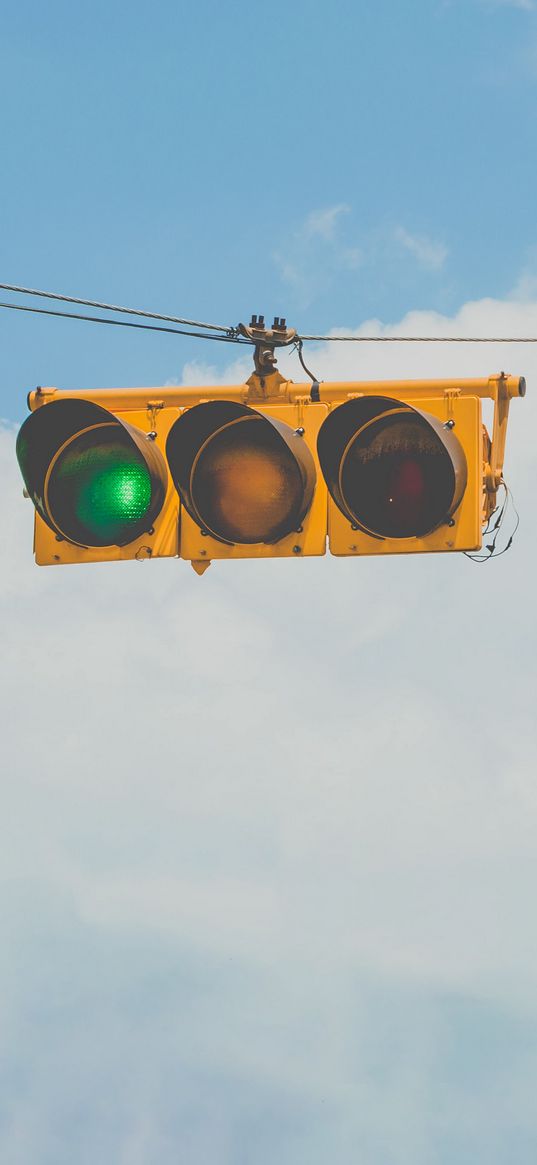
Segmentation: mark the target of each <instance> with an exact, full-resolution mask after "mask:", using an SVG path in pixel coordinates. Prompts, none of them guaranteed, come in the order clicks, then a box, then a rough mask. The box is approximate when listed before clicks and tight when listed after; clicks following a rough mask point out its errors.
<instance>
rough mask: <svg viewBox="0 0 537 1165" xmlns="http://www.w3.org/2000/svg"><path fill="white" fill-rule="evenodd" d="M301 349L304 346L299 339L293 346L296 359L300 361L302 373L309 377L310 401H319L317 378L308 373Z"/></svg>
mask: <svg viewBox="0 0 537 1165" xmlns="http://www.w3.org/2000/svg"><path fill="white" fill-rule="evenodd" d="M303 347H304V345H303V343H302V340H301V339H300V338H299V339H298V340H297V342H296V344H295V349H296V351H297V352H298V359H299V360H300V363H301V365H302V367H303V369H304V372H305V373H306V376H309V378H310V380H311V382H312V383H311V393H310V396H311V399H312V401H319V400H320V399H321V398H320V395H319V381H318V380H317V377H316V376H314V375H313V372H310V370H309V368H308V367H307V366H306V364H305V363H304V358H303V356H302V349H303Z"/></svg>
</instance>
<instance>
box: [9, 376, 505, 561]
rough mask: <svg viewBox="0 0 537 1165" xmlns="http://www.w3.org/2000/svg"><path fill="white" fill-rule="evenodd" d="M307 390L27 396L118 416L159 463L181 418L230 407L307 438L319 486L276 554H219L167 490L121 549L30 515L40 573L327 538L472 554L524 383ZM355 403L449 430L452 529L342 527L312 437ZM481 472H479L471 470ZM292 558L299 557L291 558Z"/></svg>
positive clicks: (301, 549) (305, 550)
mask: <svg viewBox="0 0 537 1165" xmlns="http://www.w3.org/2000/svg"><path fill="white" fill-rule="evenodd" d="M310 388H311V386H310V385H309V384H294V383H293V381H290V380H284V378H283V377H282V376H281V375H280V373H279V372H278V371H274V372H272V373H271V374H270V375H266V376H260V375H259V374H257V373H254V374H253V375H252V376H251V377H250V379H249V380H248V382H247V383H246V384H241V385H215V386H210V387H181V386H175V385H170V386H168V385H166V386H164V387H158V388H118V389H94V390H90V391H85V390H77V391H72V392H69V391H67V392H59V391H58V390H57V389H56V388H39V389H36V390H35V392H31V393H30V394H29V397H28V405H29V408H30V410H31V411H34V410H35V409H39V408H44V407H46V405H47V404H48V403H49V402H51V401H53V400H66V399H79V400H87V401H91V402H93V403H95V404H99V405H101V406H102V407H104V408H106V409H108V410H109V411H110V412H111V413H112V414H113V415H114V416H117V417H120V418H121V419H123V420H125V421H128V422H129V423H130V424H133V425H136V426H137V427H138V428H140V429H141V430H142V431H143V432H147V433H149V432H151V433H154V434H155V438H154V439H155V441H156V443H157V445H158V446H159V448H160V449H161V451H162V452H163V454H164V456H165V455H166V448H165V447H166V438H167V435H168V432H169V430H170V428H171V426H172V425H173V423H174V422H175V420H176V419H177V418H178V417H179V416H180V415H181V413H182V412H183V411H184V410H185V409H188V408H191V407H192V406H193V405H196V404H201V403H202V402H205V401H214V400H232V401H239V402H241V403H243V404H248V405H251V406H252V407H253V408H256V409H258V410H259V411H260V412H261V413H263V414H264V415H266V416H268V417H270V416H272V417H274V418H276V419H278V420H282V421H284V422H285V423H286V424H288V425H290V426H292V427H293V428H303V429H304V440H305V441H307V443H308V447H309V449H310V450H311V452H312V454H313V456H314V459H315V463H316V469H317V486H316V489H315V494H314V498H313V502H312V505H311V508H310V510H309V512H308V514H307V515H306V518H305V519H304V522H303V529H302V531H301V532H300V533H297V534H291V535H289V536H288V537H286V538H283V539H281V541H280V542H278V543H277V544H275V545H273V546H268V545H267V546H265V545H256V546H232V547H230V546H225V545H224V544H222V543H220V542H217V541H216V539H214V538H211V537H202V536H201V534H200V530H199V527H198V526H197V525H196V523H195V522H194V521H193V520H192V519H191V518H190V517H189V515H188V514H186V513H185V512H184V511H182V507H181V505H180V501H179V498H178V496H177V493H176V490H175V488H174V486H173V483H172V481H171V478H170V481H169V485H168V490H167V493H166V499H165V502H164V506H163V509H162V511H161V513H160V514H159V516H158V517H157V519H156V520H155V523H154V532H153V534H148V535H144V536H142V537H141V538H138V539H136V541H135V542H133V543H131V544H130V545H129V546H125V547H111V548H104V549H103V548H95V549H91V548H88V549H86V548H84V547H77V546H74V545H73V544H71V543H69V542H67V541H63V540H61V539H58V538H57V537H56V536H55V534H54V533H53V531H51V530H50V529H49V527H48V526H47V525H46V524H45V522H43V520H42V519H41V518H40V516H39V514H38V513H37V512H36V517H35V539H34V549H35V555H36V561H37V562H38V563H39V564H40V565H52V564H59V563H74V562H102V561H105V560H106V561H113V560H126V559H127V560H128V559H144V558H151V557H162V556H168V557H170V556H179V557H181V558H184V559H188V560H190V561H191V562H192V565H193V566H194V568H195V569H196V570H197V571H198V572H199V573H202V572H203V571H204V570H205V569H206V567H207V566H208V565H209V563H210V562H211V560H212V559H213V558H215V559H217V558H218V559H223V558H226V559H227V558H233V559H237V558H274V557H282V556H289V555H293V556H296V557H297V558H300V557H301V556H303V555H311V554H324V553H325V551H326V537H327V535H328V538H329V543H330V551H331V553H332V554H336V555H360V554H386V553H399V554H401V553H403V554H408V553H410V552H416V553H418V552H420V551H421V552H423V551H446V550H467V549H477V548H479V546H480V545H481V528H482V524H483V521H485V520H486V519H487V518H488V516H489V515H490V513H491V512H492V510H493V508H494V505H495V503H496V493H497V490H498V487H499V485H500V482H501V480H502V472H503V460H504V455H505V440H506V432H507V422H508V414H509V405H510V402H511V400H512V398H513V397H516V396H522V395H523V394H524V389H525V384H524V381H523V379H522V378H520V377H517V376H506V375H505V374H504V373H500V374H499V375H495V376H490V377H486V378H481V379H461V380H454V379H449V380H447V379H442V380H431V379H428V380H407V381H401V380H400V381H366V382H358V381H356V382H350V383H349V382H341V381H337V382H328V383H323V384H321V386H320V396H321V400H320V402H316V401H315V402H312V401H311V396H310ZM359 396H383V397H393V399H394V400H398V401H404V402H407V403H408V404H410V405H413V406H415V407H416V408H420V409H423V410H424V411H426V412H430V413H432V414H434V416H437V417H439V418H441V419H444V418H445V419H446V420H454V421H455V425H456V430H455V431H456V435H457V437H458V439H459V441H460V442H461V444H462V446H463V448H464V451H465V453H466V458H467V461H468V469H469V479H468V485H467V489H466V491H465V495H464V498H463V501H462V502H461V505H460V507H459V509H458V510H457V511H456V513H455V514H454V516H453V517H454V525H453V526H452V527H448V526H446V527H441V528H440V529H438V530H435V531H434V532H433V534H430V535H429V536H428V537H427V538H423V539H382V540H380V539H377V538H372V537H370V536H369V535H367V534H362V533H361V532H359V531H356V530H352V527H350V525H349V522H348V520H347V519H346V518H345V517H344V515H343V514H342V513H341V512H340V511H339V510H338V508H337V507H336V506H335V504H334V503H333V502H332V500H331V499H330V498H329V497H328V494H327V489H326V485H325V482H324V479H323V477H322V474H321V471H320V467H319V462H318V457H317V433H318V431H319V428H320V426H321V424H322V422H323V420H324V419H325V417H326V416H327V414H328V411H329V410H331V409H334V408H337V406H338V405H340V404H343V403H344V402H345V401H348V400H351V399H353V398H354V397H359ZM482 400H492V401H493V404H494V419H493V428H492V436H490V435H489V434H488V432H487V431H486V429H485V428H484V427H483V425H482V420H481V402H482ZM478 465H481V472H480V473H476V472H475V467H476V466H478ZM295 548H298V549H295Z"/></svg>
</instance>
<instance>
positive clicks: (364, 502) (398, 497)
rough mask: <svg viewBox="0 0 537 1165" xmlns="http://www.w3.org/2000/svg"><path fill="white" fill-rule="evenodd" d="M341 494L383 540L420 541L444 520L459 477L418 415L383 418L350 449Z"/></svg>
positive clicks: (359, 520) (399, 414)
mask: <svg viewBox="0 0 537 1165" xmlns="http://www.w3.org/2000/svg"><path fill="white" fill-rule="evenodd" d="M340 482H341V492H342V494H343V496H344V499H345V502H346V504H347V505H348V507H349V510H350V511H351V512H352V513H353V514H355V515H356V518H357V521H358V522H359V523H360V524H363V525H364V526H365V527H366V528H367V529H368V530H370V531H371V532H373V533H375V534H379V535H381V536H382V537H384V538H420V537H424V536H425V535H426V534H430V533H431V531H432V530H434V529H436V527H437V526H439V525H440V524H441V522H442V521H445V520H446V518H447V516H448V515H449V513H450V511H451V507H452V501H453V495H454V490H455V475H454V470H453V465H452V462H451V459H450V457H449V455H448V453H447V451H446V449H445V448H444V446H443V445H442V443H441V441H440V440H439V438H438V437H437V435H436V433H435V432H434V430H433V429H432V428H431V426H430V425H428V424H427V422H426V420H425V419H424V418H423V417H421V416H420V415H419V414H416V413H414V414H412V413H395V414H392V415H389V414H388V415H384V416H381V417H379V418H378V420H375V421H373V422H371V423H370V424H368V425H365V426H364V428H363V429H362V430H361V431H360V432H358V434H357V435H356V437H355V438H354V439H353V440H352V442H351V443H350V444H349V446H348V447H347V451H346V454H345V456H344V459H343V462H342V466H341V475H340Z"/></svg>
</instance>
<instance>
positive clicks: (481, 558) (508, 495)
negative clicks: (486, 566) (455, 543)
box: [464, 477, 520, 562]
mask: <svg viewBox="0 0 537 1165" xmlns="http://www.w3.org/2000/svg"><path fill="white" fill-rule="evenodd" d="M500 485H501V486H502V487H503V490H504V500H503V502H502V504H501V506H500V507H498V506H496V509H494V510H493V512H492V514H491V515H490V518H489V520H488V522H487V525H486V526H485V529H484V531H483V537H486V535H487V534H489V533H491V531H494V533H493V535H492V540H491V541H490V542H488V543H486V544H485V553H478V554H471V553H469V552H468V551H467V550H465V551H464V554H465V556H466V558H469V559H470V561H471V562H490V560H491V558H492V557H493V556H494V557H495V558H501V556H502V554H506V553H507V551H508V550H510V549H511V546H512V544H513V539H514V537H515V534H516V532H517V530H518V527H519V525H520V515H519V513H518V510H517V508H516V505H515V501H514V498H513V494H512V492H511V490H510V489H509V486H508V485H507V482H506V481H505V479H504V478H503V477H502V480H501V482H500ZM509 507H510V508H511V509H512V511H513V514H514V518H515V523H514V526H513V529H512V530H511V533H510V535H509V538H508V540H507V543H506V545H505V546H503V547H502V549H501V550H498V551H496V544H497V541H498V537H499V534H500V531H501V530H502V527H503V525H504V521H505V517H506V514H507V512H508V509H509ZM496 513H497V515H498V516H497V518H496V521H495V522H494V524H493V525H491V523H492V519H493V517H494V514H496Z"/></svg>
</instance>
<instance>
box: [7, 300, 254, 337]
mask: <svg viewBox="0 0 537 1165" xmlns="http://www.w3.org/2000/svg"><path fill="white" fill-rule="evenodd" d="M0 307H4V308H7V309H8V311H29V312H32V313H33V314H34V315H42V316H62V317H63V318H64V319H68V320H84V321H85V322H86V323H90V324H112V325H113V326H115V327H116V328H138V329H139V330H141V331H143V332H171V333H172V334H173V335H175V336H194V338H195V339H197V340H219V341H220V342H221V343H223V344H247V345H248V346H251V344H252V341H251V340H246V339H244V340H243V339H239V337H237V336H212V335H209V336H207V335H205V333H204V332H191V331H188V329H186V328H166V327H164V326H163V325H161V324H135V323H134V322H133V321H132V320H111V319H108V318H107V317H106V316H83V315H80V314H79V313H78V312H72V311H53V310H52V308H47V307H27V306H23V305H22V304H20V303H0Z"/></svg>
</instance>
